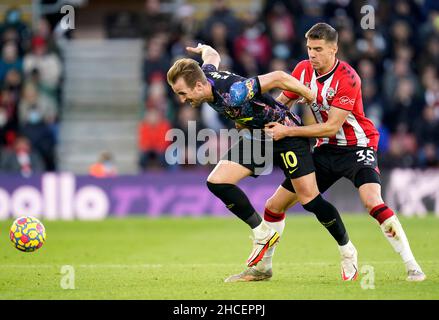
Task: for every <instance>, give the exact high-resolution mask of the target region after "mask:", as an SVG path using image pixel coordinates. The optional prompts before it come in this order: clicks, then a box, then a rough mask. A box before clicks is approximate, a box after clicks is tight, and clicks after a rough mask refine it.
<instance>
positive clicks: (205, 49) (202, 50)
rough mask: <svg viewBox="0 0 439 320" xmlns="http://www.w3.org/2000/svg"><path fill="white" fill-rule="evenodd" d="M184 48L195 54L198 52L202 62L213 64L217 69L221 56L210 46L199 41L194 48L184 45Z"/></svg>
mask: <svg viewBox="0 0 439 320" xmlns="http://www.w3.org/2000/svg"><path fill="white" fill-rule="evenodd" d="M186 50H187V51H189V52H192V53H195V54H200V55H201V59H202V60H203V64H213V65H214V66H215V68H217V69H218V67H219V64H220V62H221V57H220V55H219V53H218V52H217V51H216V50H215V49H214V48H212V47H211V46H208V45H206V44H201V43H199V44H198V46H197V47H196V48H194V47H186Z"/></svg>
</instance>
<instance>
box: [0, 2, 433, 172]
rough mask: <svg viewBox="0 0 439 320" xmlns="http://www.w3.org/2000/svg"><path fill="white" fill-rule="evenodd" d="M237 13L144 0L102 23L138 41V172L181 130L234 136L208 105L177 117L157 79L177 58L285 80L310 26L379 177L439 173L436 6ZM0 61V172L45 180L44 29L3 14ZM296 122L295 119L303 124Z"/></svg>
mask: <svg viewBox="0 0 439 320" xmlns="http://www.w3.org/2000/svg"><path fill="white" fill-rule="evenodd" d="M237 2H239V1H237ZM247 2H248V3H249V6H248V7H246V10H236V9H234V7H233V6H232V1H231V0H212V1H210V5H209V13H208V15H207V17H206V18H204V19H198V18H197V17H198V16H199V15H198V14H197V12H196V7H194V6H193V5H192V4H190V3H184V2H182V4H181V5H179V7H178V8H173V9H172V10H169V4H170V3H174V4H175V3H179V2H162V1H158V0H146V1H145V3H144V11H143V12H124V11H118V12H115V13H114V14H112V15H110V16H108V17H107V20H106V21H105V30H106V32H107V37H108V38H142V39H144V40H145V56H144V62H143V82H144V97H143V102H142V120H141V121H140V124H139V130H138V141H139V168H140V170H149V169H150V168H152V167H159V168H163V167H167V164H166V161H164V153H165V150H166V148H167V146H168V145H169V144H170V142H167V141H165V134H166V132H167V130H168V129H169V128H180V129H182V130H183V131H184V132H186V133H187V131H188V121H191V120H193V121H196V125H197V129H202V128H212V129H214V130H216V131H219V130H220V129H222V128H232V127H234V124H233V123H232V122H230V121H229V120H227V119H225V118H223V117H221V116H219V115H218V114H217V113H216V112H215V111H214V110H213V109H212V108H210V107H209V106H207V105H202V106H201V108H197V109H194V108H191V107H190V106H189V105H181V103H180V102H179V101H178V100H177V99H176V97H175V95H174V94H173V93H172V92H171V90H170V88H169V86H168V85H167V83H166V72H167V70H168V69H169V67H170V66H171V65H172V63H173V61H175V59H178V58H180V57H183V56H186V55H187V54H186V51H185V47H186V46H196V45H197V43H199V42H201V43H206V44H209V45H212V46H213V47H214V48H215V49H216V50H217V51H218V52H219V53H220V54H221V57H222V61H221V65H220V69H225V70H230V71H233V72H236V73H238V74H240V75H242V76H245V77H251V76H255V75H258V74H262V73H266V72H269V71H272V70H284V71H286V72H291V70H292V69H293V68H294V66H295V65H296V64H297V62H299V61H301V60H303V59H307V54H306V46H305V38H304V34H305V33H306V31H307V30H308V29H309V28H310V27H311V26H312V25H313V24H315V23H317V22H320V21H325V22H327V23H330V24H331V25H332V26H334V27H335V28H336V29H337V30H338V32H339V51H338V58H339V59H341V60H345V61H347V62H349V63H350V64H351V65H352V66H353V67H354V68H355V69H356V70H357V72H358V73H359V75H360V77H361V79H362V92H363V103H364V109H365V113H366V115H367V116H368V117H369V118H370V119H371V120H372V121H373V122H374V123H375V125H376V127H377V128H378V129H379V131H380V134H381V138H380V146H379V148H380V149H379V154H380V159H379V165H380V168H395V167H403V168H413V167H417V168H430V167H439V2H438V1H435V0H423V1H415V0H395V1H372V2H371V1H353V0H319V1H305V0H301V1H298V0H270V1H268V0H267V1H262V6H261V7H260V8H259V10H257V9H255V8H253V7H252V6H251V5H250V4H251V1H247ZM367 2H370V3H372V4H374V5H375V21H374V22H375V29H363V28H362V27H361V21H362V19H364V15H365V11H362V10H361V7H362V6H363V5H365V4H367ZM369 22H370V21H369ZM0 49H1V56H0V148H2V151H1V157H0V171H11V170H14V169H12V168H19V170H21V171H22V172H25V171H26V170H49V171H53V170H56V169H57V164H56V157H55V147H56V142H57V139H56V137H57V127H58V121H59V106H60V102H61V101H60V81H61V79H62V60H61V58H60V55H59V53H58V50H57V48H56V45H55V43H54V41H53V40H52V37H51V29H50V25H49V24H48V22H47V20H45V19H42V20H41V21H40V22H39V23H38V25H36V26H34V28H33V30H31V29H30V28H29V27H28V26H27V25H26V24H24V23H23V22H21V20H20V14H19V11H17V10H10V11H8V13H7V14H6V16H5V17H4V20H3V22H2V23H1V24H0ZM192 58H195V59H199V57H195V56H192ZM277 94H278V92H273V95H275V96H276V95H277ZM302 110H303V108H297V109H295V110H294V111H295V112H297V113H298V114H300V115H301V116H302V117H303V119H304V121H305V123H309V122H310V121H311V118H312V116H310V113H309V112H303V111H302ZM188 152H193V150H192V151H191V150H188ZM30 163H33V165H32V167H31V168H29V164H30Z"/></svg>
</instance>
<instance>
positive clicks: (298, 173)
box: [222, 137, 315, 180]
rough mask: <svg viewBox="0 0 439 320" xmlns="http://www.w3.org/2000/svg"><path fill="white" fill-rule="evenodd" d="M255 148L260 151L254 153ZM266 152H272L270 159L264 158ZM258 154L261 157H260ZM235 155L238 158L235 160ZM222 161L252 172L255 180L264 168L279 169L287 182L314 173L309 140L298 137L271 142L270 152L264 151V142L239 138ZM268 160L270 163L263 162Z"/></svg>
mask: <svg viewBox="0 0 439 320" xmlns="http://www.w3.org/2000/svg"><path fill="white" fill-rule="evenodd" d="M249 146H250V147H249ZM255 148H261V149H257V151H256V152H255ZM259 150H261V152H259ZM267 152H272V157H266V156H265V153H267ZM259 154H261V155H262V156H261V157H260V156H259ZM236 155H238V156H239V157H238V158H237V156H236ZM222 159H223V160H230V161H233V162H236V163H239V164H240V165H242V166H244V167H246V168H247V169H250V170H251V171H252V172H253V175H252V177H255V178H256V177H258V176H259V175H261V174H263V173H261V172H262V171H263V168H264V167H265V168H268V167H271V168H273V166H278V167H280V168H281V169H282V171H283V172H284V174H285V177H286V178H287V179H288V180H290V179H296V178H299V177H302V176H304V175H307V174H309V173H311V172H314V171H315V168H314V163H313V160H312V154H311V145H310V143H309V140H308V139H306V138H299V137H287V138H284V139H282V140H279V141H272V149H271V150H266V145H265V143H264V141H256V140H252V139H249V138H245V137H241V138H240V139H239V141H238V142H237V143H235V144H234V145H233V146H232V147H231V148H230V149H229V151H228V152H227V154H226V155H225V156H224V157H223V158H222ZM262 159H264V162H263V163H261V160H262ZM270 159H272V162H271V161H265V160H270Z"/></svg>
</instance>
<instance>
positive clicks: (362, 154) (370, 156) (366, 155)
mask: <svg viewBox="0 0 439 320" xmlns="http://www.w3.org/2000/svg"><path fill="white" fill-rule="evenodd" d="M355 153H356V154H357V156H358V158H357V162H364V164H371V163H373V162H375V156H374V151H373V150H358V151H357V152H355Z"/></svg>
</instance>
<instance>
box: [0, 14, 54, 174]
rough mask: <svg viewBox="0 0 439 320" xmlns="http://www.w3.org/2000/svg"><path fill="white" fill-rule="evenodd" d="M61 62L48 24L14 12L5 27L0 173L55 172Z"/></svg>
mask: <svg viewBox="0 0 439 320" xmlns="http://www.w3.org/2000/svg"><path fill="white" fill-rule="evenodd" d="M61 75H62V62H61V60H60V57H59V55H58V50H57V47H56V44H55V42H54V41H53V39H52V28H51V26H50V24H49V22H48V21H47V20H45V19H41V20H40V21H39V22H38V24H37V25H36V26H34V28H33V29H31V28H30V27H29V25H28V24H26V23H25V22H23V21H22V17H21V11H20V10H19V9H15V8H11V9H10V10H8V11H7V12H6V14H5V16H4V19H3V20H2V21H1V23H0V172H12V173H21V174H22V175H23V176H30V175H31V174H32V173H38V172H44V171H55V170H56V169H57V164H56V153H55V146H56V137H57V124H58V109H59V104H60V94H59V93H60V80H61Z"/></svg>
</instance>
